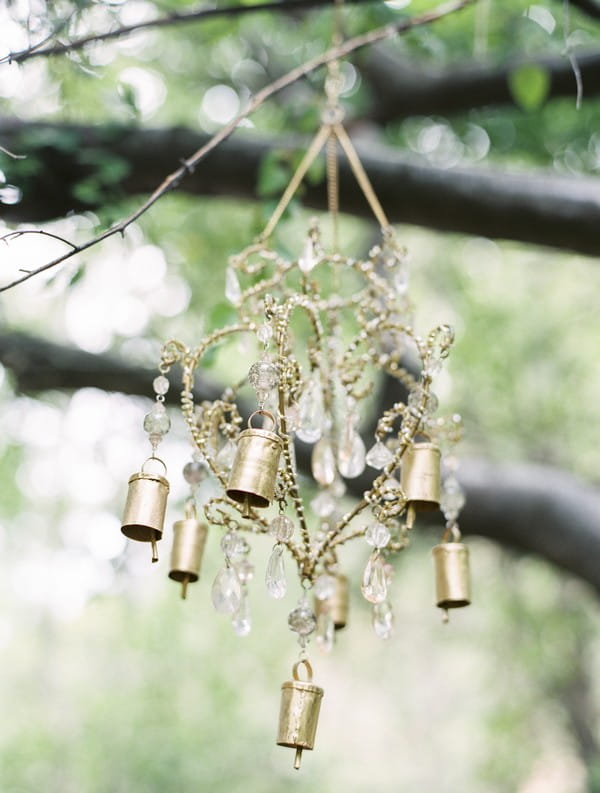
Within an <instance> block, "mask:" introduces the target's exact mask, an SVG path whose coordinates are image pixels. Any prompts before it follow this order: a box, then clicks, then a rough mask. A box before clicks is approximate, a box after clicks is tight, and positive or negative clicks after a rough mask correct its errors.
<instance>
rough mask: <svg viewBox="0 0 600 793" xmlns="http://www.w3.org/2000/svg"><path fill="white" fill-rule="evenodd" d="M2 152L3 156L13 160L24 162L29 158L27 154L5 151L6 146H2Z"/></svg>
mask: <svg viewBox="0 0 600 793" xmlns="http://www.w3.org/2000/svg"><path fill="white" fill-rule="evenodd" d="M0 152H2V154H6V156H7V157H11V158H12V159H13V160H24V159H26V157H27V155H26V154H15V153H14V152H12V151H9V150H8V149H5V148H4V146H0Z"/></svg>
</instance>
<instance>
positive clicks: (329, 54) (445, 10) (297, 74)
mask: <svg viewBox="0 0 600 793" xmlns="http://www.w3.org/2000/svg"><path fill="white" fill-rule="evenodd" d="M475 2H477V0H453V1H452V2H448V3H444V4H442V5H440V6H438V7H437V8H436V9H434V10H433V11H429V12H427V13H425V14H421V15H419V16H416V17H412V18H411V19H406V20H403V21H400V22H395V23H391V24H388V25H384V26H383V27H380V28H376V29H374V30H371V31H369V32H368V33H364V34H361V35H360V36H355V37H354V38H351V39H348V40H347V41H345V42H344V43H343V44H342V45H341V46H339V47H332V48H331V49H329V50H327V51H326V52H324V53H322V54H321V55H317V56H316V57H314V58H311V59H310V60H308V61H306V62H305V63H303V64H302V65H301V66H297V67H296V68H295V69H292V70H291V71H289V72H288V73H287V74H285V75H283V76H282V77H280V78H279V79H277V80H275V81H274V82H272V83H270V84H269V85H267V86H266V87H265V88H263V89H262V90H261V91H259V92H258V93H257V94H255V95H254V97H253V98H252V99H251V100H250V102H249V103H248V105H247V107H246V109H245V110H243V111H242V112H241V113H239V114H238V115H237V116H236V117H235V118H234V119H233V120H232V121H230V122H229V124H226V125H225V126H224V127H222V128H221V129H220V130H219V132H217V133H216V134H215V135H213V137H212V138H211V139H210V140H209V141H208V142H207V143H205V144H204V146H202V147H201V148H199V149H198V150H197V151H195V152H194V153H193V154H192V155H191V156H190V157H188V158H187V159H186V160H184V161H183V163H182V165H181V166H180V167H179V168H177V170H175V171H173V173H171V174H169V175H168V176H167V177H166V178H165V179H164V180H163V181H162V182H161V184H160V185H159V186H158V187H157V188H156V189H155V190H154V191H153V192H152V193H151V195H150V196H149V197H148V198H147V199H146V200H145V201H144V202H143V203H142V204H141V205H140V206H139V207H138V208H137V209H136V210H135V211H134V212H132V213H131V215H129V216H128V217H126V218H125V219H124V220H122V221H120V222H119V223H117V224H116V225H114V226H111V227H110V228H109V229H106V231H103V232H102V233H101V234H99V235H98V236H96V237H93V238H92V239H90V240H88V241H87V242H84V243H83V244H81V245H73V244H72V243H71V244H72V245H73V250H72V251H69V253H65V254H63V255H62V256H59V257H57V258H56V259H52V260H51V261H49V262H47V263H46V264H44V265H42V266H40V267H37V268H36V269H35V270H32V271H31V272H30V273H27V274H25V275H23V276H21V277H20V278H17V279H15V280H14V281H11V282H10V283H8V284H6V285H5V286H3V287H0V292H6V291H7V290H9V289H12V288H13V287H15V286H17V285H18V284H21V283H23V282H24V281H27V280H29V279H30V278H33V276H34V275H39V274H40V273H42V272H44V271H46V270H49V269H51V268H52V267H56V265H58V264H61V263H62V262H64V261H66V260H67V259H70V258H71V257H73V256H75V255H77V254H78V253H82V252H83V251H86V250H88V249H89V248H91V247H92V246H94V245H97V244H98V243H100V242H103V241H104V240H105V239H108V238H109V237H112V236H114V235H115V234H121V235H123V234H124V232H125V230H126V229H127V228H128V226H130V225H131V224H132V223H134V222H135V221H136V220H137V219H138V218H139V217H141V216H142V215H143V214H144V213H145V212H147V211H148V210H149V209H150V208H151V207H152V206H153V205H154V204H155V203H156V202H157V201H158V200H159V198H161V197H162V196H164V195H165V194H166V193H169V192H170V191H171V190H173V189H175V188H176V187H177V186H178V185H179V183H180V182H181V180H182V179H184V177H185V176H186V175H187V174H188V173H190V172H191V171H192V170H193V169H194V168H195V166H196V165H197V164H198V163H199V162H200V161H201V160H203V159H204V158H205V157H206V156H207V154H209V153H210V152H211V151H213V149H215V148H216V147H217V146H218V145H219V144H220V143H222V142H223V141H224V140H226V139H227V138H228V137H229V136H230V135H231V134H232V133H233V132H234V131H235V129H236V128H237V127H238V125H239V124H240V123H241V122H242V121H243V120H244V119H245V118H247V117H248V116H250V115H251V114H252V113H254V112H255V111H256V110H257V109H258V108H259V107H260V106H261V105H262V104H263V103H264V102H265V101H266V100H267V99H269V98H270V97H271V96H273V95H274V94H276V93H278V92H279V91H281V90H282V89H284V88H287V86H288V85H291V84H292V83H295V82H297V81H298V80H299V79H300V78H302V77H304V76H305V75H306V74H309V73H310V72H312V71H314V70H315V69H317V68H319V67H320V66H323V65H325V64H327V63H329V62H330V61H333V60H336V59H337V58H343V57H345V56H346V55H348V54H349V53H351V52H354V51H355V50H358V49H361V48H362V47H367V46H369V45H371V44H375V43H376V42H378V41H383V40H384V39H387V38H390V37H391V36H393V35H395V34H402V33H406V32H407V31H409V30H412V29H413V28H416V27H419V26H422V25H428V24H431V23H432V22H436V21H437V20H439V19H442V18H444V17H447V16H449V15H450V14H453V13H455V12H457V11H460V10H461V9H463V8H466V7H467V6H470V5H473V4H474V3H475Z"/></svg>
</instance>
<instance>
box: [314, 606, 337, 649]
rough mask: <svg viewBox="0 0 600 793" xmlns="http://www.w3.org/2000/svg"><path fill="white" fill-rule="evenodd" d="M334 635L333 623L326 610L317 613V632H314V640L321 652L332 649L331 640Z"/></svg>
mask: <svg viewBox="0 0 600 793" xmlns="http://www.w3.org/2000/svg"><path fill="white" fill-rule="evenodd" d="M334 636H335V625H334V623H333V620H332V619H331V615H330V614H329V613H328V612H323V613H322V614H319V618H318V619H317V633H316V634H315V641H316V643H317V646H318V648H319V650H321V652H324V653H330V652H331V651H332V650H333V641H334Z"/></svg>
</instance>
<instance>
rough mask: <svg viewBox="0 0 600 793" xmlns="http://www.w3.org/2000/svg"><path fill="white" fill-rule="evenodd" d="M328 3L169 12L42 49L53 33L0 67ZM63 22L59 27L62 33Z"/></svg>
mask: <svg viewBox="0 0 600 793" xmlns="http://www.w3.org/2000/svg"><path fill="white" fill-rule="evenodd" d="M330 2H331V0H269V1H268V2H264V3H256V4H254V5H238V6H226V7H225V8H206V7H204V8H200V9H194V10H193V11H186V12H184V13H177V12H173V13H171V14H167V15H166V16H163V17H156V19H149V20H147V21H146V22H136V23H135V24H131V25H122V26H121V27H118V28H114V29H113V30H108V31H106V32H105V33H97V34H92V35H89V36H82V37H81V38H78V39H73V41H69V42H66V43H64V44H55V45H53V46H52V47H44V46H43V45H44V44H45V43H46V42H47V41H48V39H50V38H53V37H54V36H56V35H57V34H58V32H59V30H55V31H54V32H53V33H52V34H50V36H47V37H46V38H45V39H44V40H43V41H41V42H38V43H37V44H35V45H33V46H32V47H28V48H27V49H24V50H20V51H19V52H11V53H9V54H8V55H6V56H5V57H3V58H0V65H1V64H4V63H23V61H27V60H30V59H31V58H37V57H40V56H44V57H52V56H55V55H64V54H65V53H67V52H76V51H77V50H81V49H83V48H84V47H87V46H88V44H95V43H96V42H100V41H110V40H114V39H119V38H124V37H125V36H130V35H131V34H133V33H137V32H138V31H139V30H148V29H149V28H164V27H170V26H171V25H180V24H184V23H190V22H203V21H205V20H207V19H215V18H218V17H239V16H245V15H247V14H255V13H257V12H261V11H282V12H284V13H289V12H291V11H298V10H301V9H304V8H315V7H318V6H324V5H329V4H330ZM346 2H348V3H373V2H376V0H346ZM65 24H66V22H63V23H62V24H61V26H60V29H62V28H63V27H64V26H65Z"/></svg>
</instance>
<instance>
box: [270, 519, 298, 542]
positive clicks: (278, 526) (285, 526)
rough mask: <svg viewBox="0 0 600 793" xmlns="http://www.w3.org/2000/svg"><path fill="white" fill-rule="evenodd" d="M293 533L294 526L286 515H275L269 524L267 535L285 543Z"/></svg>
mask: <svg viewBox="0 0 600 793" xmlns="http://www.w3.org/2000/svg"><path fill="white" fill-rule="evenodd" d="M293 533H294V524H293V522H292V521H291V520H290V519H289V518H288V516H287V515H276V516H275V517H274V518H273V520H272V521H271V522H270V523H269V534H270V535H271V536H273V537H275V538H276V539H277V541H278V542H287V541H288V540H289V539H290V538H291V536H292V534H293Z"/></svg>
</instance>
